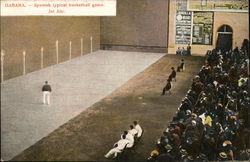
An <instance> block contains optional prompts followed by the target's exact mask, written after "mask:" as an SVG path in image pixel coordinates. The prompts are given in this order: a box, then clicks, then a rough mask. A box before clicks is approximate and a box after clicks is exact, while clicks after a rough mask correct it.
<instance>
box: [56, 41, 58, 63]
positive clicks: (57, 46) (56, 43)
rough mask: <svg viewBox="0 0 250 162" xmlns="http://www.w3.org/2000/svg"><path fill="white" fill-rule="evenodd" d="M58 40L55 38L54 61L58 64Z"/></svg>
mask: <svg viewBox="0 0 250 162" xmlns="http://www.w3.org/2000/svg"><path fill="white" fill-rule="evenodd" d="M58 60H59V59H58V40H56V63H57V64H58Z"/></svg>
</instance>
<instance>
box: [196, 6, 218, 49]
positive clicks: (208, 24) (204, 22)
mask: <svg viewBox="0 0 250 162" xmlns="http://www.w3.org/2000/svg"><path fill="white" fill-rule="evenodd" d="M213 17H214V14H213V12H200V11H195V12H193V36H192V44H201V45H212V41H213Z"/></svg>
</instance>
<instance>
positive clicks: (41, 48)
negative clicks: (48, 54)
mask: <svg viewBox="0 0 250 162" xmlns="http://www.w3.org/2000/svg"><path fill="white" fill-rule="evenodd" d="M42 68H43V47H41V69H42Z"/></svg>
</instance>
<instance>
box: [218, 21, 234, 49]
mask: <svg viewBox="0 0 250 162" xmlns="http://www.w3.org/2000/svg"><path fill="white" fill-rule="evenodd" d="M217 33H218V37H217V42H216V49H217V50H221V52H227V51H229V50H231V49H232V45H233V43H232V42H233V30H232V28H231V27H230V26H229V25H222V26H221V27H220V28H219V29H218V31H217Z"/></svg>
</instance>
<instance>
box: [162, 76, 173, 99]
mask: <svg viewBox="0 0 250 162" xmlns="http://www.w3.org/2000/svg"><path fill="white" fill-rule="evenodd" d="M170 89H171V82H170V80H169V79H168V80H167V84H166V86H165V87H164V88H163V90H162V94H161V95H165V92H166V91H168V92H169V94H171V92H170Z"/></svg>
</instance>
